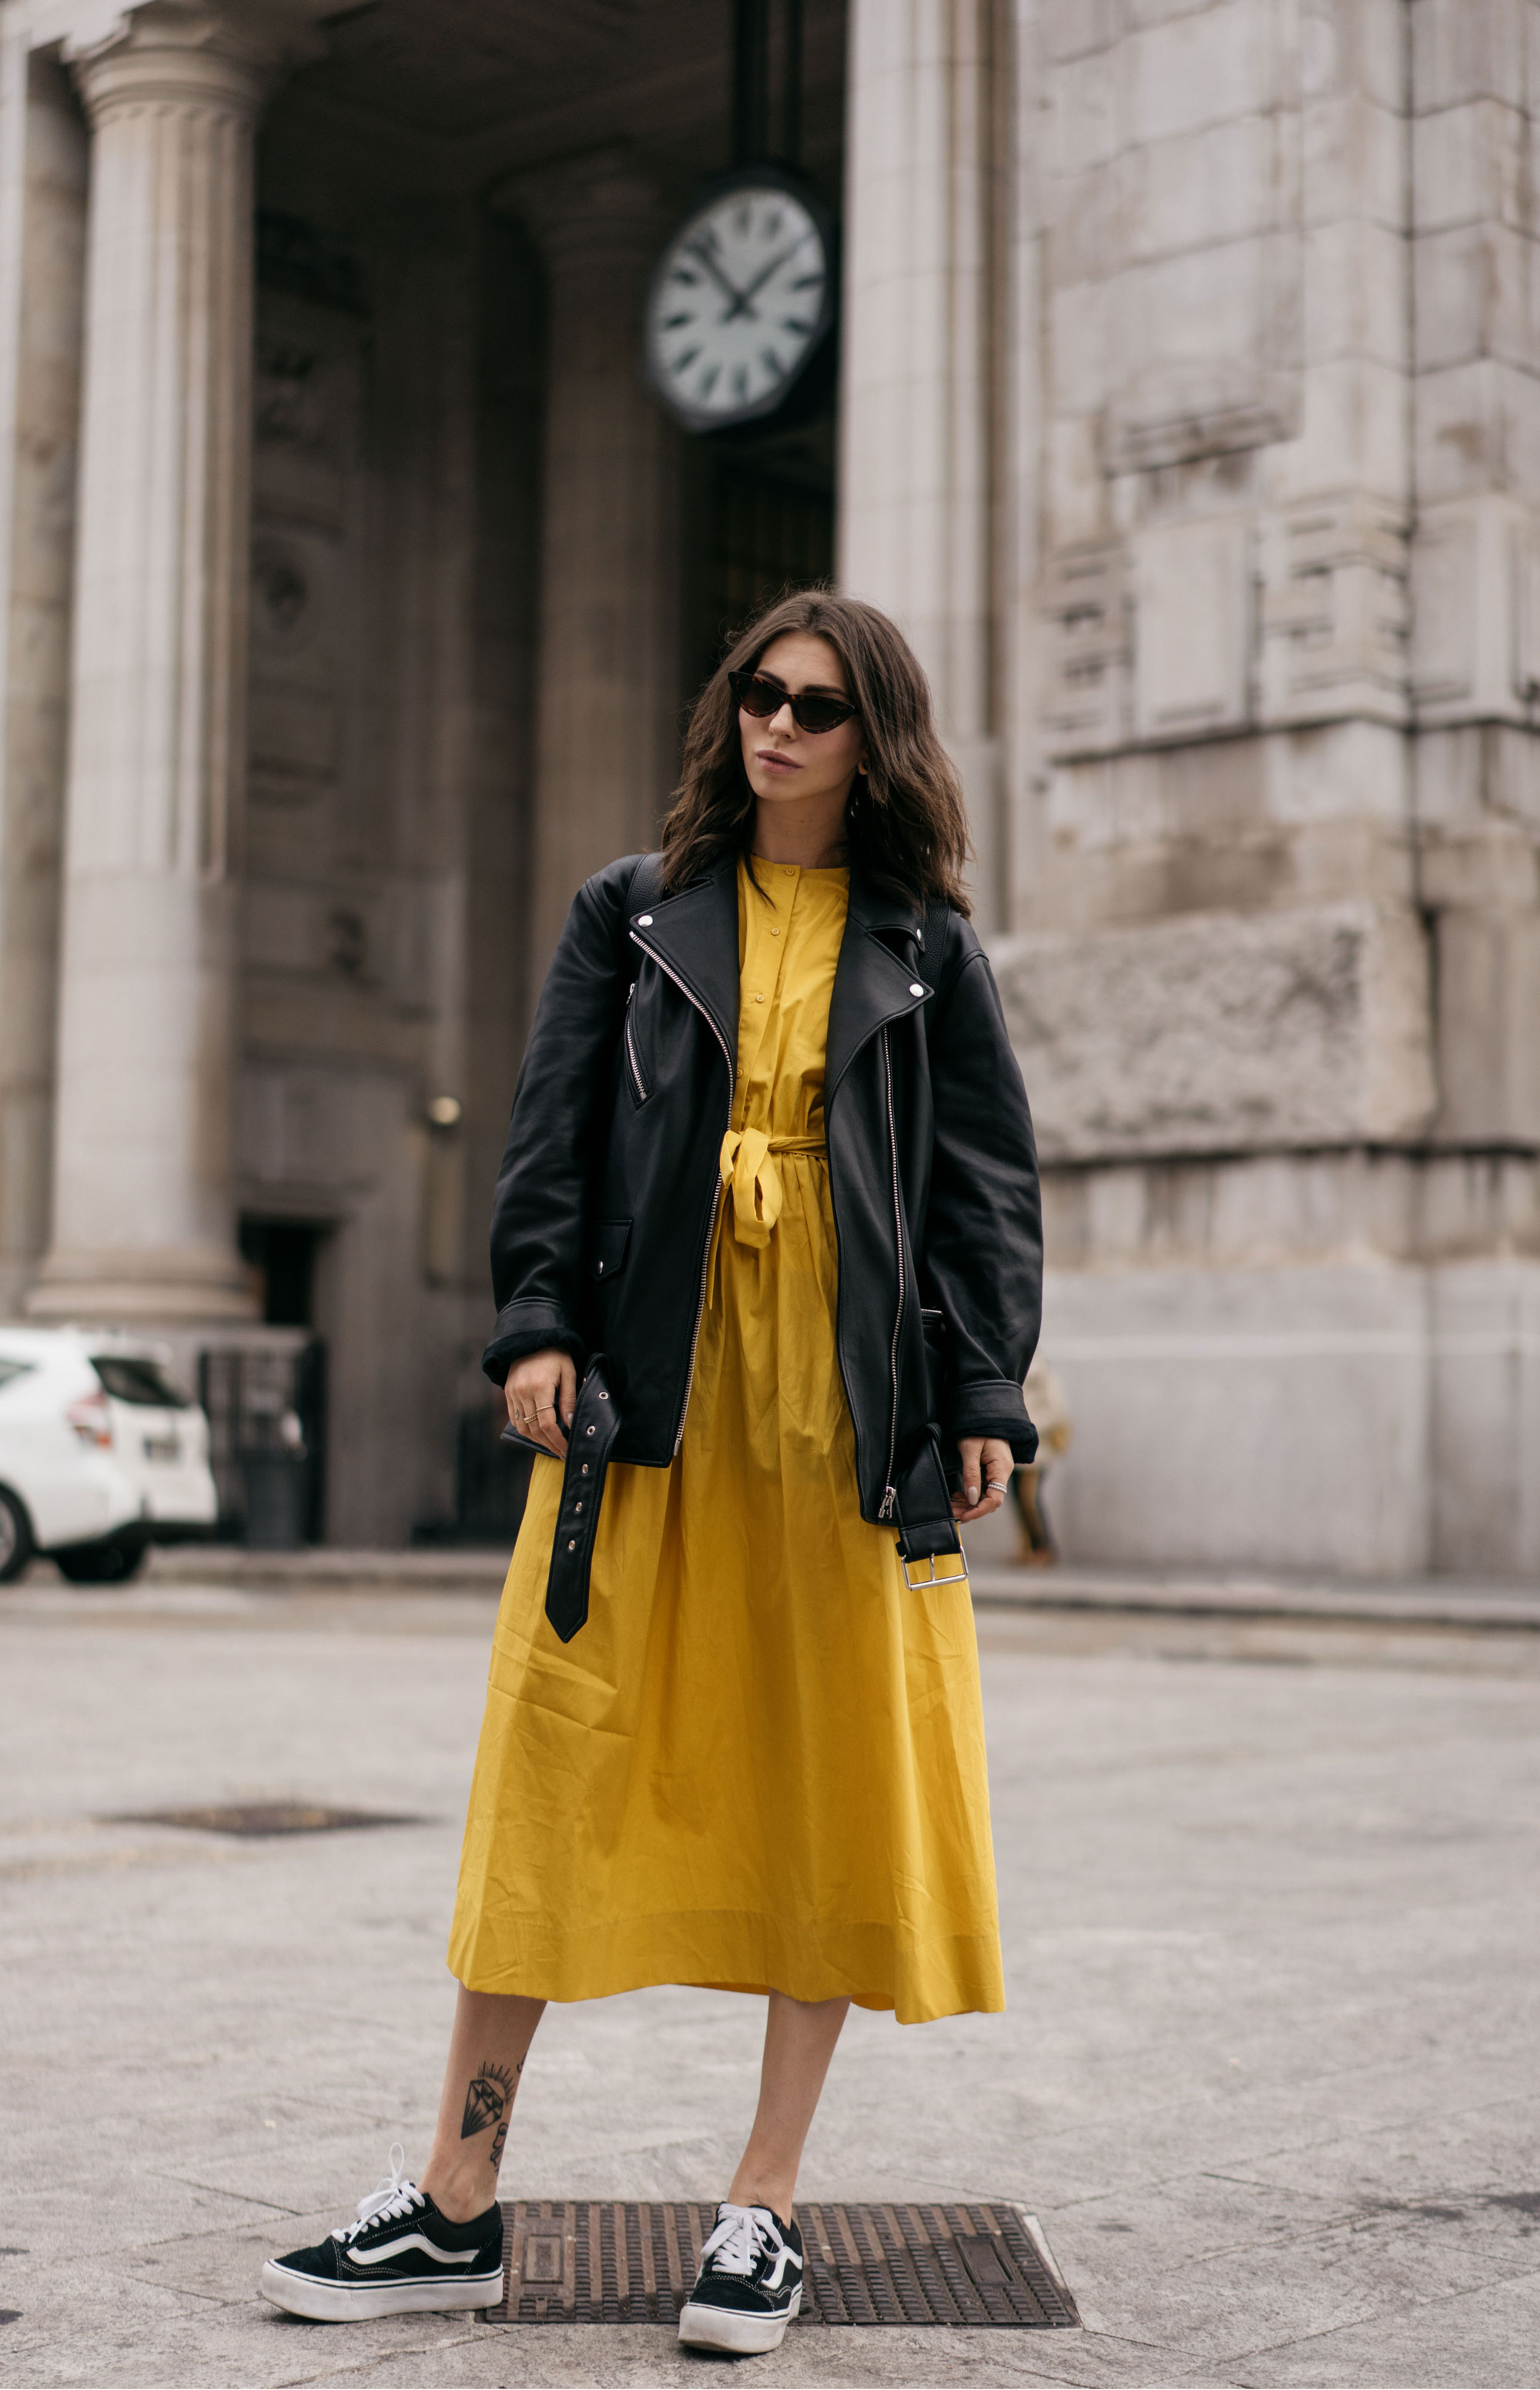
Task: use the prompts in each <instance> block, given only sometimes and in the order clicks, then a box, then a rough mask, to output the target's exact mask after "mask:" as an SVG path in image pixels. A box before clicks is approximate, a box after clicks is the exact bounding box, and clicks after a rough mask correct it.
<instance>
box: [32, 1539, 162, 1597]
mask: <svg viewBox="0 0 1540 2390" xmlns="http://www.w3.org/2000/svg"><path fill="white" fill-rule="evenodd" d="M148 1549H149V1547H148V1544H147V1543H146V1542H145V1540H144V1537H143V1536H104V1537H103V1538H102V1540H101V1542H100V1543H99V1544H67V1545H66V1546H65V1548H64V1549H63V1550H62V1551H58V1552H50V1553H49V1555H48V1557H49V1559H50V1560H51V1561H56V1562H57V1563H58V1571H59V1574H60V1575H61V1576H66V1577H68V1578H69V1580H70V1583H71V1585H126V1584H127V1583H128V1580H129V1578H130V1577H131V1576H137V1574H138V1573H139V1571H140V1569H141V1568H143V1566H144V1563H145V1554H146V1552H147V1551H148Z"/></svg>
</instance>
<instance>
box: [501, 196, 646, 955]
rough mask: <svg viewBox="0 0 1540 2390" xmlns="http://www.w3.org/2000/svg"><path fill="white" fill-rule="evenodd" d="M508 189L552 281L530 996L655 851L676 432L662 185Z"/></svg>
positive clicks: (550, 281)
mask: <svg viewBox="0 0 1540 2390" xmlns="http://www.w3.org/2000/svg"><path fill="white" fill-rule="evenodd" d="M510 196H515V197H516V203H517V205H518V206H519V208H520V213H521V214H522V215H523V217H524V220H525V222H526V223H527V224H528V225H529V226H530V227H531V230H532V231H533V234H534V236H535V238H536V239H537V240H538V242H539V244H540V246H541V249H542V251H543V252H544V255H545V263H546V267H547V270H548V275H549V286H550V301H549V315H548V325H549V331H548V340H547V354H548V356H549V359H550V366H549V379H548V383H547V388H546V417H545V424H546V429H545V475H544V489H545V519H544V523H543V528H542V544H541V553H542V566H541V610H540V687H539V713H538V730H537V762H536V777H535V823H534V901H533V919H532V953H531V965H532V982H533V984H532V989H531V993H532V995H533V993H534V992H536V991H537V990H538V988H539V985H540V982H541V980H542V978H543V977H544V974H545V966H546V964H547V962H548V961H549V959H550V955H551V950H552V948H553V946H554V945H555V944H556V941H557V937H558V934H559V932H560V929H561V924H562V922H563V920H564V919H566V915H567V908H568V906H569V905H570V904H571V900H572V896H573V894H574V893H575V892H576V890H577V889H578V887H579V886H580V885H581V884H582V882H583V880H584V879H586V878H587V876H588V874H589V873H590V872H592V871H596V870H597V869H598V867H599V866H600V865H601V864H605V863H609V862H610V861H612V860H613V858H614V857H615V856H616V855H618V854H628V853H631V852H633V851H635V850H637V849H640V848H643V847H648V846H652V845H654V844H655V843H656V839H657V825H658V820H659V816H660V814H661V811H662V810H663V808H664V806H665V804H666V802H667V798H668V794H669V790H670V789H671V787H672V784H673V780H674V772H675V769H676V764H677V745H678V719H679V698H680V690H679V632H678V555H677V547H678V526H677V518H678V469H677V468H678V453H679V450H678V443H679V434H678V433H677V432H676V431H675V430H674V427H673V425H672V424H671V423H670V422H669V421H668V420H667V419H666V418H665V417H664V415H663V412H662V410H661V407H660V406H659V405H658V404H657V402H656V400H655V399H654V398H653V397H652V396H651V394H650V392H648V389H647V387H646V384H645V383H644V381H643V379H642V366H641V357H642V307H643V300H644V296H645V292H646V288H647V276H648V269H649V268H650V266H651V263H652V261H653V259H654V257H655V256H656V254H657V250H658V246H659V243H660V242H661V238H662V237H663V231H664V225H663V221H662V219H661V215H660V213H659V211H658V207H657V202H656V199H655V195H654V193H653V191H652V189H651V187H650V186H649V185H648V184H647V183H646V182H645V181H644V180H643V179H642V178H641V177H640V176H639V175H637V174H636V173H634V172H633V171H632V170H631V169H630V168H629V167H628V166H627V165H626V163H625V161H624V160H623V159H621V158H607V159H601V160H598V161H594V160H584V161H583V162H582V164H581V165H579V166H575V167H572V168H570V169H567V170H565V171H564V172H562V173H558V174H556V175H553V176H549V177H544V178H542V180H541V181H540V183H539V184H538V185H535V186H524V187H521V188H520V190H519V191H518V192H517V194H516V195H510Z"/></svg>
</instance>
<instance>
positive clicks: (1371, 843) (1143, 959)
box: [998, 0, 1540, 1571]
mask: <svg viewBox="0 0 1540 2390" xmlns="http://www.w3.org/2000/svg"><path fill="white" fill-rule="evenodd" d="M1015 22H1016V31H1017V37H1018V45H1019V72H1020V89H1021V94H1022V112H1023V117H1024V118H1025V119H1026V120H1027V121H1030V122H1033V123H1035V124H1036V125H1038V126H1039V127H1041V128H1042V132H1041V138H1040V140H1039V141H1038V142H1037V143H1036V144H1035V145H1034V148H1033V151H1032V153H1030V155H1029V154H1026V153H1023V154H1022V155H1021V156H1020V157H1019V161H1018V172H1017V184H1016V190H1017V206H1018V211H1019V214H1018V240H1019V244H1020V247H1019V255H1020V258H1021V259H1022V261H1023V263H1022V264H1021V265H1020V269H1019V276H1020V282H1019V287H1020V289H1021V290H1023V291H1024V292H1025V293H1026V296H1027V300H1028V301H1030V305H1028V304H1027V303H1026V302H1023V303H1022V305H1021V309H1020V314H1019V315H1018V319H1017V320H1018V331H1017V336H1016V344H1015V349H1014V352H1013V371H1014V373H1015V376H1016V397H1015V406H1014V418H1013V419H1014V421H1015V423H1016V424H1017V425H1018V427H1019V443H1020V444H1019V447H1018V450H1017V456H1016V469H1017V471H1018V473H1019V475H1020V477H1021V480H1022V482H1023V484H1024V487H1025V488H1026V490H1027V491H1029V492H1030V493H1031V494H1032V505H1033V513H1032V521H1033V527H1034V528H1033V539H1032V540H1029V541H1027V542H1025V543H1023V554H1024V555H1025V556H1026V557H1027V559H1028V569H1027V570H1026V572H1024V574H1023V577H1022V580H1021V583H1020V594H1019V601H1018V608H1017V611H1016V613H1015V615H1014V617H1013V620H1014V623H1015V628H1016V634H1017V639H1018V646H1017V652H1018V654H1019V655H1020V666H1021V674H1022V681H1023V688H1024V691H1025V692H1026V697H1025V702H1024V705H1023V707H1022V713H1021V721H1022V729H1021V733H1020V737H1019V739H1018V741H1017V745H1016V751H1015V752H1014V754H1013V756H1012V759H1011V769H1012V781H1013V811H1014V854H1015V863H1016V877H1015V886H1014V892H1013V900H1012V919H1013V923H1014V934H1013V935H1012V936H1011V937H1010V938H1008V939H1007V940H1006V941H1005V942H1004V943H1003V944H1001V945H1000V946H999V949H998V960H999V963H1000V966H1001V975H1002V984H1003V988H1004V991H1005V996H1006V1002H1007V1012H1008V1014H1009V1017H1010V1018H1011V1021H1012V1022H1013V1025H1014V1030H1015V1034H1016V1035H1017V1038H1018V1041H1019V1047H1020V1053H1021V1057H1022V1060H1023V1065H1024V1067H1025V1069H1026V1073H1027V1077H1028V1084H1029V1087H1030V1089H1031V1091H1032V1093H1033V1099H1034V1103H1035V1106H1036V1111H1037V1117H1038V1122H1039V1126H1040V1130H1041V1133H1042V1140H1043V1149H1044V1153H1045V1156H1046V1159H1047V1161H1048V1163H1049V1165H1050V1198H1049V1218H1050V1224H1052V1223H1053V1222H1055V1221H1056V1220H1058V1221H1059V1222H1060V1223H1062V1222H1063V1221H1064V1220H1067V1219H1069V1218H1070V1217H1072V1218H1073V1220H1074V1222H1075V1227H1074V1233H1073V1237H1072V1240H1071V1243H1070V1245H1069V1246H1068V1247H1067V1248H1061V1249H1060V1266H1059V1271H1058V1273H1057V1274H1056V1276H1055V1280H1054V1291H1053V1292H1052V1294H1051V1296H1050V1302H1049V1306H1048V1312H1047V1325H1046V1339H1047V1349H1048V1351H1049V1353H1050V1354H1051V1355H1052V1354H1057V1356H1058V1357H1059V1359H1060V1360H1061V1361H1062V1363H1063V1365H1064V1373H1065V1375H1066V1377H1067V1379H1068V1380H1069V1381H1070V1382H1071V1388H1072V1396H1077V1397H1078V1400H1079V1404H1080V1407H1081V1409H1082V1412H1083V1415H1084V1428H1085V1430H1086V1431H1087V1433H1083V1434H1082V1436H1081V1439H1080V1442H1079V1444H1078V1445H1077V1458H1076V1460H1075V1462H1074V1463H1072V1465H1071V1467H1070V1469H1069V1471H1067V1474H1066V1477H1065V1481H1064V1486H1063V1492H1062V1497H1061V1509H1060V1513H1059V1515H1060V1517H1061V1521H1062V1523H1063V1524H1064V1526H1065V1528H1066V1532H1067V1534H1068V1536H1069V1538H1070V1541H1071V1543H1072V1547H1073V1548H1078V1549H1080V1550H1081V1551H1083V1552H1085V1553H1088V1554H1089V1553H1095V1552H1099V1553H1101V1554H1103V1555H1104V1556H1106V1557H1110V1558H1111V1557H1119V1558H1128V1559H1132V1558H1141V1557H1149V1556H1150V1555H1151V1554H1152V1553H1157V1552H1158V1553H1161V1554H1162V1555H1164V1556H1168V1557H1170V1558H1173V1559H1182V1558H1187V1559H1203V1560H1207V1561H1226V1560H1235V1559H1242V1560H1243V1559H1246V1558H1252V1559H1271V1560H1274V1561H1290V1560H1291V1561H1296V1562H1300V1563H1303V1564H1309V1565H1325V1566H1328V1565H1332V1564H1339V1565H1343V1566H1350V1567H1354V1568H1362V1569H1367V1570H1371V1571H1372V1570H1374V1569H1376V1568H1381V1569H1386V1568H1399V1567H1409V1566H1425V1565H1429V1564H1430V1563H1431V1562H1434V1561H1436V1562H1437V1563H1438V1564H1439V1565H1447V1566H1472V1567H1473V1566H1477V1565H1480V1566H1482V1567H1490V1568H1497V1567H1506V1568H1515V1569H1518V1568H1536V1567H1540V1513H1537V1512H1536V1509H1535V1506H1534V1504H1533V1503H1532V1502H1531V1501H1530V1500H1529V1499H1528V1497H1526V1496H1525V1495H1524V1494H1523V1492H1522V1487H1521V1474H1522V1469H1521V1462H1520V1459H1519V1457H1518V1456H1519V1452H1520V1448H1521V1446H1520V1441H1519V1440H1517V1439H1519V1437H1520V1430H1519V1429H1518V1427H1517V1426H1516V1425H1515V1421H1516V1420H1519V1419H1520V1418H1521V1417H1522V1418H1528V1417H1529V1416H1530V1415H1531V1411H1532V1410H1533V1408H1534V1402H1535V1400H1536V1394H1537V1389H1540V1357H1537V1352H1536V1348H1535V1346H1534V1340H1533V1336H1532V1332H1531V1330H1530V1328H1529V1326H1528V1325H1526V1323H1527V1322H1528V1321H1529V1320H1530V1319H1531V1318H1532V1317H1533V1307H1534V1300H1535V1290H1536V1288H1540V1230H1537V1228H1536V1226H1535V1221H1536V1217H1537V1214H1540V1204H1537V1202H1536V1200H1535V1197H1536V1189H1537V1183H1540V1182H1537V1172H1540V739H1537V737H1536V733H1537V732H1540V713H1537V711H1536V709H1537V706H1540V316H1536V315H1535V313H1534V305H1533V299H1532V295H1531V294H1532V292H1533V289H1534V288H1536V287H1540V277H1537V276H1536V263H1537V262H1540V261H1537V257H1536V248H1535V243H1536V237H1537V234H1540V219H1536V217H1535V215H1534V206H1533V199H1532V196H1531V194H1532V183H1533V170H1534V157H1535V154H1536V144H1537V139H1540V119H1537V116H1536V109H1540V85H1537V84H1536V83H1535V68H1534V59H1535V58H1536V56H1540V51H1537V50H1536V46H1535V40H1534V10H1533V8H1530V7H1527V6H1509V5H1508V4H1507V0H1097V5H1095V6H1092V5H1084V4H1083V0H1065V4H1064V5H1062V6H1059V5H1054V0H1019V5H1018V6H1017V8H1016V12H1015ZM1355 1156H1356V1157H1359V1158H1360V1159H1362V1158H1364V1157H1370V1156H1380V1157H1386V1158H1387V1166H1389V1163H1388V1158H1389V1157H1392V1156H1393V1157H1396V1161H1395V1167H1396V1168H1397V1169H1398V1170H1400V1171H1401V1172H1402V1173H1403V1174H1404V1183H1405V1188H1406V1189H1412V1188H1420V1189H1423V1195H1422V1196H1419V1197H1417V1198H1416V1199H1415V1200H1412V1201H1411V1209H1410V1212H1409V1213H1405V1212H1404V1213H1398V1214H1397V1220H1396V1224H1395V1225H1394V1227H1393V1228H1392V1224H1391V1222H1390V1220H1389V1218H1388V1215H1387V1214H1385V1212H1384V1210H1383V1208H1382V1207H1381V1206H1380V1202H1379V1198H1378V1196H1377V1195H1376V1194H1375V1193H1374V1189H1376V1188H1382V1186H1383V1184H1384V1183H1385V1182H1384V1180H1383V1177H1382V1176H1378V1177H1377V1176H1376V1175H1375V1173H1374V1172H1373V1171H1372V1170H1370V1171H1368V1172H1367V1175H1366V1174H1360V1175H1358V1176H1354V1172H1353V1170H1352V1169H1351V1168H1350V1167H1348V1164H1349V1162H1350V1158H1351V1157H1355ZM1441 1157H1442V1159H1441ZM1499 1157H1501V1159H1500V1163H1499ZM1339 1163H1341V1171H1339V1172H1338V1175H1337V1176H1331V1177H1330V1184H1331V1189H1332V1192H1331V1196H1330V1200H1329V1202H1326V1201H1324V1198H1322V1196H1321V1192H1320V1190H1321V1189H1322V1188H1323V1187H1324V1186H1325V1184H1326V1177H1324V1176H1323V1174H1327V1176H1330V1174H1331V1173H1332V1172H1333V1171H1338V1165H1339ZM1450 1167H1454V1168H1455V1169H1456V1178H1457V1179H1458V1177H1459V1174H1460V1173H1464V1174H1465V1178H1464V1180H1463V1181H1460V1183H1469V1184H1470V1185H1473V1184H1474V1183H1475V1182H1476V1180H1477V1179H1479V1178H1480V1177H1481V1176H1482V1174H1483V1173H1487V1172H1489V1171H1491V1170H1494V1169H1497V1168H1499V1167H1500V1168H1501V1169H1502V1170H1503V1171H1505V1172H1507V1173H1508V1175H1509V1179H1510V1180H1513V1179H1514V1175H1515V1174H1516V1175H1517V1181H1521V1182H1522V1184H1523V1186H1524V1187H1525V1188H1526V1189H1528V1190H1529V1191H1528V1193H1527V1194H1526V1195H1525V1196H1524V1198H1523V1200H1522V1201H1519V1203H1518V1209H1517V1211H1515V1210H1514V1209H1513V1208H1512V1205H1511V1204H1508V1205H1507V1206H1505V1207H1503V1208H1502V1209H1501V1212H1500V1215H1499V1214H1498V1213H1495V1212H1493V1211H1491V1210H1489V1209H1483V1207H1482V1205H1481V1204H1480V1203H1477V1202H1474V1201H1463V1202H1462V1204H1461V1205H1458V1206H1457V1207H1456V1209H1457V1211H1458V1216H1459V1220H1460V1224H1461V1225H1460V1227H1459V1230H1458V1234H1457V1235H1456V1236H1454V1237H1453V1240H1452V1241H1451V1238H1450V1235H1448V1234H1446V1233H1445V1228H1441V1227H1440V1226H1439V1225H1438V1224H1439V1222H1440V1221H1443V1222H1444V1224H1445V1227H1447V1224H1448V1222H1449V1221H1450V1219H1451V1218H1452V1217H1453V1216H1454V1215H1453V1214H1452V1213H1451V1211H1450V1205H1449V1193H1448V1190H1449V1188H1450V1187H1451V1186H1452V1185H1453V1184H1455V1183H1456V1181H1455V1180H1451V1179H1450V1178H1449V1177H1448V1176H1447V1170H1448V1168H1450ZM1344 1174H1345V1175H1344ZM1286 1182H1287V1183H1291V1184H1292V1185H1293V1188H1294V1193H1293V1194H1292V1195H1291V1196H1290V1200H1289V1201H1288V1202H1286V1203H1281V1204H1280V1201H1279V1189H1280V1188H1281V1187H1282V1186H1283V1185H1284V1184H1285V1183H1286ZM1515 1183H1516V1182H1515ZM1178 1185H1180V1186H1181V1188H1182V1189H1183V1190H1184V1191H1183V1194H1182V1200H1181V1201H1180V1203H1179V1204H1178V1205H1176V1206H1175V1207H1174V1206H1173V1194H1174V1189H1175V1188H1176V1187H1177V1186H1178ZM1200 1189H1206V1190H1207V1191H1206V1193H1203V1194H1200V1191H1199V1190H1200ZM1312 1189H1315V1195H1314V1196H1313V1195H1312V1193H1311V1190H1312ZM1435 1189H1437V1190H1442V1191H1439V1192H1438V1193H1437V1194H1436V1197H1435V1193H1434V1190H1435ZM1055 1190H1057V1191H1055ZM1072 1190H1076V1191H1073V1192H1072ZM1066 1206H1068V1209H1067V1210H1066V1208H1065V1207H1066ZM1221 1220H1222V1221H1223V1223H1224V1235H1223V1236H1222V1237H1216V1235H1215V1224H1216V1223H1217V1222H1219V1221H1221ZM1053 1259H1054V1246H1053V1241H1052V1237H1051V1236H1050V1263H1052V1261H1053ZM1472 1272H1474V1273H1475V1275H1474V1276H1472V1275H1471V1273H1472ZM1483 1272H1484V1273H1485V1275H1482V1273H1483ZM1355 1273H1356V1275H1355ZM1452 1273H1453V1275H1452ZM1462 1273H1463V1275H1461V1274H1462ZM1280 1340H1281V1341H1280ZM1515 1389H1518V1390H1520V1392H1519V1393H1515V1391H1514V1390H1515ZM1525 1390H1527V1391H1525ZM1526 1406H1528V1407H1526ZM1456 1420H1459V1421H1460V1422H1461V1424H1460V1425H1459V1426H1458V1427H1456V1425H1455V1424H1454V1422H1455V1421H1456ZM1478 1422H1479V1424H1478ZM1478 1445H1480V1446H1481V1448H1482V1452H1483V1453H1484V1454H1485V1455H1486V1456H1487V1458H1485V1459H1483V1460H1482V1462H1481V1465H1480V1467H1479V1468H1478V1466H1477V1462H1476V1459H1475V1458H1474V1457H1473V1456H1474V1455H1475V1453H1476V1449H1477V1446H1478ZM1093 1452H1094V1453H1096V1454H1097V1458H1096V1459H1094V1460H1093V1458H1091V1455H1092V1453H1093ZM1349 1454H1351V1455H1352V1456H1353V1458H1352V1460H1351V1464H1350V1465H1344V1460H1343V1456H1344V1455H1349ZM1494 1454H1501V1455H1503V1456H1504V1458H1502V1459H1501V1460H1500V1461H1499V1460H1495V1459H1493V1458H1491V1456H1492V1455H1494ZM1523 1466H1524V1467H1528V1468H1531V1473H1532V1466H1531V1465H1530V1464H1524V1465H1523ZM1478 1483H1479V1484H1480V1485H1481V1487H1482V1494H1481V1496H1480V1497H1478V1496H1477V1494H1476V1492H1475V1491H1474V1488H1475V1486H1476V1484H1478ZM1303 1484H1309V1485H1311V1486H1312V1487H1314V1488H1317V1489H1319V1497H1318V1498H1313V1499H1311V1500H1309V1501H1306V1502H1302V1501H1301V1499H1300V1498H1299V1488H1300V1487H1301V1486H1302V1485H1303Z"/></svg>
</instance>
